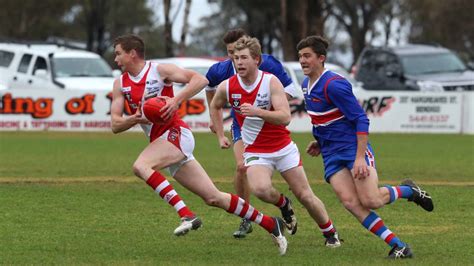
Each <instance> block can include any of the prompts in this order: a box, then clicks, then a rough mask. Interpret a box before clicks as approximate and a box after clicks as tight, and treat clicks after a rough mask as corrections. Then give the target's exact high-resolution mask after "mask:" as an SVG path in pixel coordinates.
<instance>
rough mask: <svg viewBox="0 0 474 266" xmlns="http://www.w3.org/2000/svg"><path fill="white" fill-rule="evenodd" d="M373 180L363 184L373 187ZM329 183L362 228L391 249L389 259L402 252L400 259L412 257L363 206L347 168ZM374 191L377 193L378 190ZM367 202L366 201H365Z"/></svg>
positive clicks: (370, 179)
mask: <svg viewBox="0 0 474 266" xmlns="http://www.w3.org/2000/svg"><path fill="white" fill-rule="evenodd" d="M371 174H372V171H371ZM375 180H376V178H375V177H372V178H369V179H368V180H367V183H364V184H365V185H367V186H368V187H370V186H372V187H373V184H374V182H375ZM330 182H331V186H332V187H333V189H334V192H336V195H337V197H338V198H339V200H340V201H341V202H342V204H343V205H344V207H345V208H346V209H347V210H348V211H349V212H351V213H352V214H353V215H354V216H355V217H356V218H357V219H358V220H359V221H360V222H361V224H362V226H364V227H365V228H366V229H367V230H369V231H370V232H372V233H373V234H375V235H377V236H378V237H379V238H381V239H382V240H384V241H385V242H386V243H387V244H388V245H389V246H390V247H391V250H390V252H389V257H393V255H394V254H395V253H396V252H402V253H403V256H402V257H404V258H410V257H412V256H413V254H412V252H411V249H410V247H409V246H408V245H407V244H406V243H404V242H402V241H401V240H400V239H399V238H398V237H397V236H396V235H395V234H394V233H392V231H390V230H389V229H388V227H386V226H385V224H384V222H383V220H382V219H381V218H380V217H379V216H378V215H377V214H376V213H375V212H373V211H372V210H371V209H369V208H367V207H365V206H364V205H363V203H362V199H361V197H360V195H359V194H358V193H359V191H360V189H359V188H357V185H356V181H354V178H353V177H352V174H351V172H350V171H349V170H348V169H347V168H343V169H342V170H340V171H339V172H337V173H336V174H334V175H333V176H331V178H330ZM374 191H377V192H378V189H376V190H374ZM379 196H380V195H379ZM367 202H368V200H366V203H367Z"/></svg>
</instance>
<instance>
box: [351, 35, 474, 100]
mask: <svg viewBox="0 0 474 266" xmlns="http://www.w3.org/2000/svg"><path fill="white" fill-rule="evenodd" d="M352 72H353V74H354V77H355V78H356V79H357V80H358V81H361V82H363V83H364V88H365V89H367V90H399V91H404V90H410V91H438V92H440V91H474V71H472V70H471V69H469V68H468V67H466V66H465V65H464V63H463V62H462V61H461V59H459V58H458V57H457V56H456V55H455V54H454V53H453V52H452V51H450V50H449V49H446V48H443V47H439V46H430V45H420V44H409V45H404V46H396V47H366V48H365V49H364V50H363V51H362V53H361V55H360V56H359V58H358V60H357V62H356V64H355V65H354V67H353V71H352Z"/></svg>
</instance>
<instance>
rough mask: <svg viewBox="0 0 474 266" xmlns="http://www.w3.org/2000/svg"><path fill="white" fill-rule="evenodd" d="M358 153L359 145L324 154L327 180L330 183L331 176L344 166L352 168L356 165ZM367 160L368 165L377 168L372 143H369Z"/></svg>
mask: <svg viewBox="0 0 474 266" xmlns="http://www.w3.org/2000/svg"><path fill="white" fill-rule="evenodd" d="M356 153H357V147H354V148H348V149H345V150H341V151H338V152H335V153H333V154H331V155H326V156H323V163H324V179H325V180H326V182H328V183H329V179H330V178H331V176H332V175H334V174H335V173H337V172H339V171H340V170H341V169H343V168H344V167H345V168H347V169H349V170H352V167H354V161H355V156H356ZM365 162H366V163H367V165H368V166H372V167H374V168H375V154H374V151H373V150H372V147H371V146H370V144H368V145H367V150H366V151H365Z"/></svg>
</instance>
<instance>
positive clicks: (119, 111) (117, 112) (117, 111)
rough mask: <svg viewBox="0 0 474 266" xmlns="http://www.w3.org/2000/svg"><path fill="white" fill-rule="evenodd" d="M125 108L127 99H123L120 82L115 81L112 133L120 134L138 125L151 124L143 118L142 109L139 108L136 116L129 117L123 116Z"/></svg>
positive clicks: (111, 110)
mask: <svg viewBox="0 0 474 266" xmlns="http://www.w3.org/2000/svg"><path fill="white" fill-rule="evenodd" d="M124 107H125V97H123V94H122V91H121V90H120V81H119V80H118V79H116V80H115V81H114V88H113V91H112V105H111V106H110V119H111V124H112V126H111V127H112V132H113V133H120V132H123V131H125V130H127V129H129V128H131V127H133V126H134V125H136V124H138V123H144V124H147V123H149V122H148V120H147V119H146V118H144V117H142V114H141V111H140V107H139V108H137V112H136V113H135V114H133V115H131V116H127V117H124V116H123V110H124Z"/></svg>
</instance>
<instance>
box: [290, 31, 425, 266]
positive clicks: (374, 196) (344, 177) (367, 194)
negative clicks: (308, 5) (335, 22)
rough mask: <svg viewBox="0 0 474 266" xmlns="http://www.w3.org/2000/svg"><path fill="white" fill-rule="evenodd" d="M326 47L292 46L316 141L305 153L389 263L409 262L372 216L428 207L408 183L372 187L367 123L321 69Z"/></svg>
mask: <svg viewBox="0 0 474 266" xmlns="http://www.w3.org/2000/svg"><path fill="white" fill-rule="evenodd" d="M328 45H329V43H328V41H327V40H326V39H324V38H322V37H320V36H309V37H307V38H305V39H303V40H301V41H300V42H299V43H298V45H297V50H298V56H299V62H300V64H301V67H302V69H303V72H304V74H305V75H306V76H307V77H306V79H305V80H304V81H303V83H302V89H303V94H304V99H305V105H306V110H307V112H308V114H309V116H310V117H311V123H312V124H313V136H314V138H315V139H316V140H315V141H313V142H311V143H310V144H309V145H308V148H307V153H308V154H310V155H311V156H318V155H319V154H322V157H323V162H324V171H325V176H324V177H325V179H326V181H327V182H328V183H330V184H331V186H332V188H333V190H334V191H335V193H336V195H337V196H338V198H339V200H340V201H341V202H342V204H343V205H344V207H345V208H346V209H347V210H348V211H349V212H351V213H352V215H354V216H355V217H356V218H357V219H358V220H359V221H360V222H361V223H362V225H363V226H364V227H365V228H366V229H367V230H369V231H371V232H372V233H374V234H375V235H377V236H378V237H380V238H381V239H383V240H384V241H385V242H386V243H387V244H388V245H390V246H391V248H392V249H391V250H390V252H389V258H410V257H412V256H413V254H412V251H411V249H410V247H409V246H408V245H407V244H406V243H404V242H402V241H401V240H400V239H399V238H398V237H397V236H396V235H395V234H394V233H392V232H391V231H390V230H389V229H388V227H386V226H385V225H384V223H383V221H382V219H381V218H380V217H379V216H378V215H377V214H376V213H375V212H374V211H373V210H374V209H378V208H381V207H383V206H385V205H386V204H389V203H392V202H394V201H395V200H396V199H398V198H407V199H408V201H414V202H415V203H416V204H418V205H420V206H421V207H422V208H423V209H425V210H427V211H432V210H433V201H432V199H431V197H430V196H429V195H428V193H426V191H424V190H422V189H421V188H420V187H419V186H417V185H415V183H414V182H413V181H411V180H405V181H403V182H402V184H401V185H400V186H385V187H379V186H378V175H377V170H376V169H375V157H374V152H373V150H372V147H371V146H370V144H369V142H368V132H369V119H368V118H367V115H366V114H365V112H364V110H363V109H362V107H361V106H360V105H359V103H358V101H357V99H356V97H355V96H354V94H353V93H352V87H351V84H350V83H349V82H348V81H347V80H346V79H345V78H344V77H342V76H340V75H338V74H337V73H334V72H332V71H329V70H327V69H325V68H324V62H325V60H326V50H327V48H328Z"/></svg>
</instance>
